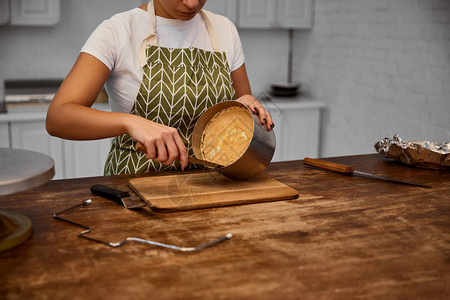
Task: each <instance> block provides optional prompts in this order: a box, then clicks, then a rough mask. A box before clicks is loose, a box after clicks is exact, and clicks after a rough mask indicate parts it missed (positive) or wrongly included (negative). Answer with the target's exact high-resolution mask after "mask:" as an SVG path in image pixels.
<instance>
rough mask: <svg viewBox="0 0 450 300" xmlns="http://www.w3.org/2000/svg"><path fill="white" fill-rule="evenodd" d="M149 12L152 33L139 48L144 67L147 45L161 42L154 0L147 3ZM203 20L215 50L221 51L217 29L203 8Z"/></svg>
mask: <svg viewBox="0 0 450 300" xmlns="http://www.w3.org/2000/svg"><path fill="white" fill-rule="evenodd" d="M147 14H148V18H149V21H150V34H149V35H148V36H147V37H146V38H145V39H144V40H143V41H142V43H141V47H140V48H139V66H140V67H141V68H143V67H144V66H145V65H146V64H147V54H146V49H147V46H156V45H158V44H159V42H158V35H157V34H156V16H155V6H154V5H153V1H151V0H150V1H149V2H148V3H147ZM200 14H201V16H202V17H203V20H204V21H205V25H206V30H207V31H208V35H209V39H210V40H211V46H212V48H213V50H214V51H215V52H221V47H220V43H219V39H218V38H217V34H216V31H215V30H214V26H213V25H212V23H211V21H210V20H209V18H208V16H206V13H205V12H204V11H203V10H201V11H200Z"/></svg>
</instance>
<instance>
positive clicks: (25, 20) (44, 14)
mask: <svg viewBox="0 0 450 300" xmlns="http://www.w3.org/2000/svg"><path fill="white" fill-rule="evenodd" d="M10 5H11V25H21V26H51V25H55V24H56V23H58V22H59V19H60V0H11V3H10Z"/></svg>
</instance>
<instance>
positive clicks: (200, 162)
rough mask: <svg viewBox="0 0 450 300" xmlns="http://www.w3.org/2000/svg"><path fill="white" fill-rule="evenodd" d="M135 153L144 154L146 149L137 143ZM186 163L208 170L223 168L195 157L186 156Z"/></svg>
mask: <svg viewBox="0 0 450 300" xmlns="http://www.w3.org/2000/svg"><path fill="white" fill-rule="evenodd" d="M136 151H139V152H144V153H146V152H147V148H146V147H145V145H144V144H142V143H140V142H137V144H136ZM188 162H190V163H192V164H198V165H203V166H205V167H209V168H213V169H217V168H223V166H222V165H219V164H216V163H213V162H210V161H206V160H203V159H199V158H196V157H193V156H188Z"/></svg>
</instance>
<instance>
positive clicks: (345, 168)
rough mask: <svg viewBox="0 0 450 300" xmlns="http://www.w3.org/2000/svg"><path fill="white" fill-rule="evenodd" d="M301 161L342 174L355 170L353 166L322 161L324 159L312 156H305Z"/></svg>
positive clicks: (350, 173)
mask: <svg viewBox="0 0 450 300" xmlns="http://www.w3.org/2000/svg"><path fill="white" fill-rule="evenodd" d="M303 163H304V164H305V165H309V166H313V167H317V168H320V169H324V170H329V171H335V172H339V173H343V174H347V175H352V174H353V172H354V171H355V169H354V168H352V167H349V166H346V165H341V164H337V163H334V162H330V161H324V160H320V159H314V158H309V157H305V159H304V160H303Z"/></svg>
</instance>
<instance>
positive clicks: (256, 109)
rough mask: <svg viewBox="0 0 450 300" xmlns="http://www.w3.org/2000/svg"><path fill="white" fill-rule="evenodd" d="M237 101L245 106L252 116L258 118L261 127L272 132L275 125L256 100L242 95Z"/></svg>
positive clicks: (250, 96)
mask: <svg viewBox="0 0 450 300" xmlns="http://www.w3.org/2000/svg"><path fill="white" fill-rule="evenodd" d="M237 101H239V102H241V103H242V104H244V105H245V106H247V107H248V108H249V109H250V110H251V111H252V112H253V113H254V114H256V115H258V116H259V121H260V122H261V124H262V125H265V126H266V128H267V130H272V129H273V127H275V124H274V123H273V121H272V117H271V116H270V114H269V112H268V111H267V110H266V109H265V108H264V106H262V104H261V103H259V101H258V100H256V98H255V97H253V96H252V95H244V96H242V97H240V98H239V99H237Z"/></svg>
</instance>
